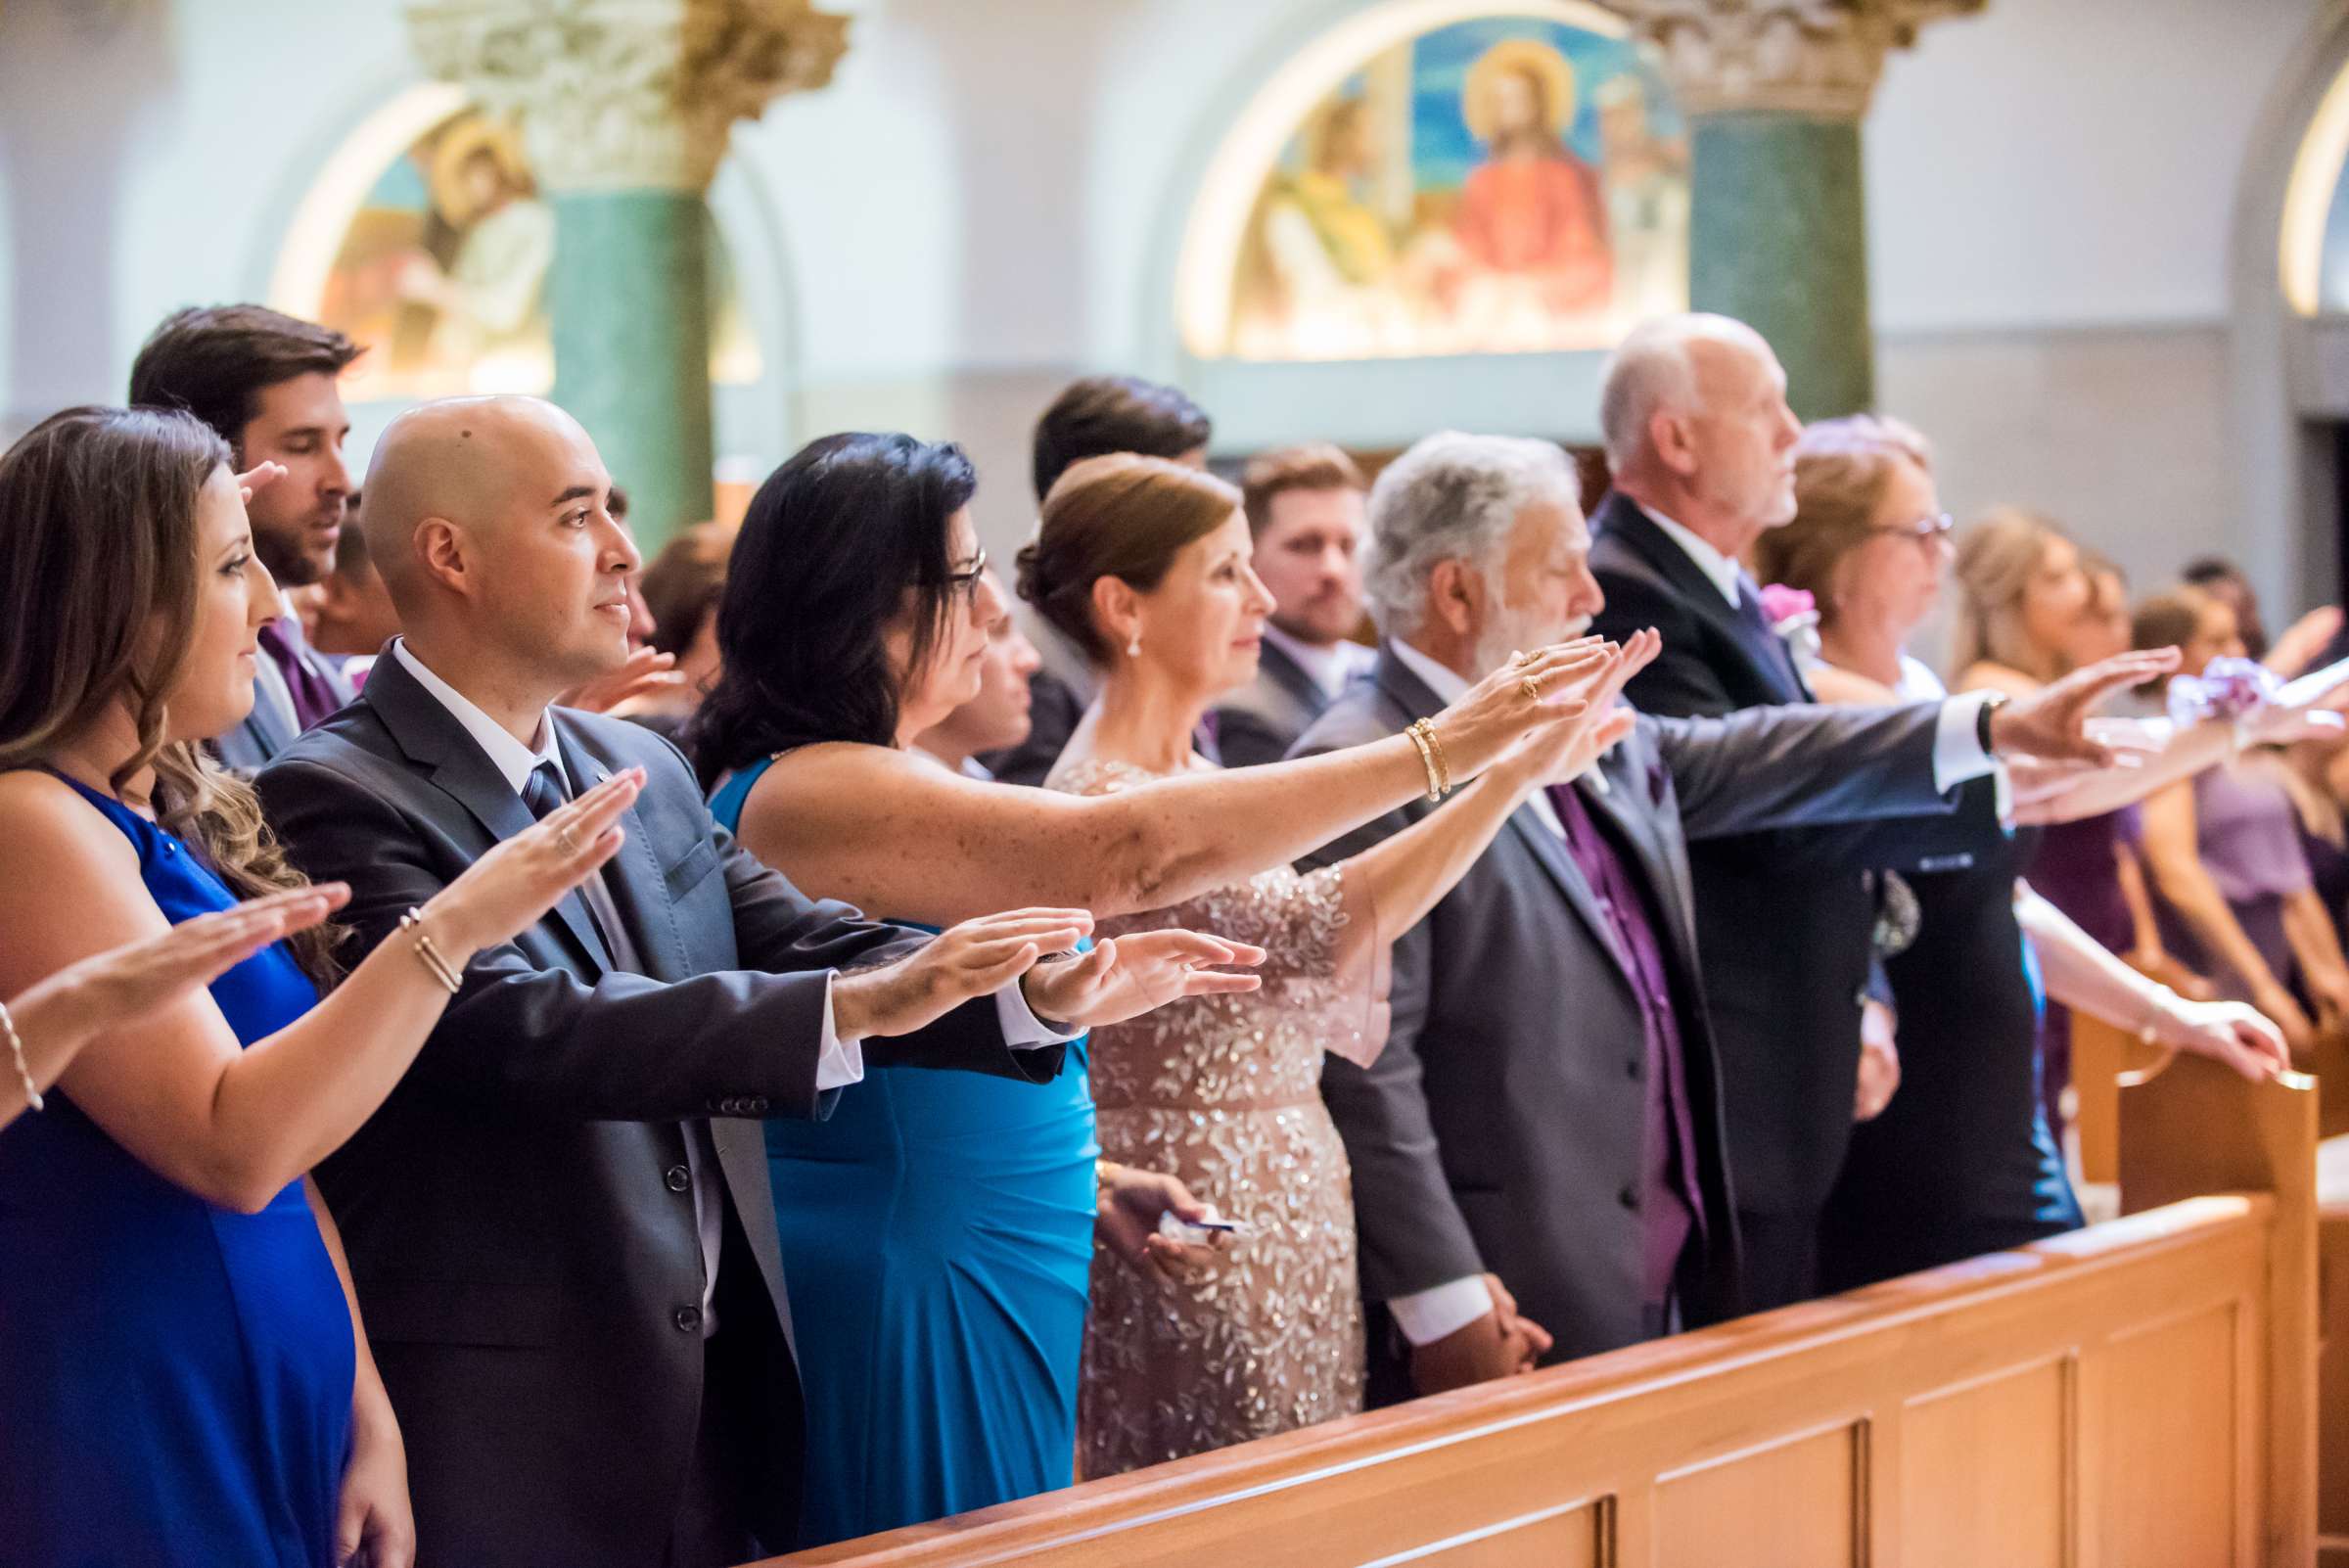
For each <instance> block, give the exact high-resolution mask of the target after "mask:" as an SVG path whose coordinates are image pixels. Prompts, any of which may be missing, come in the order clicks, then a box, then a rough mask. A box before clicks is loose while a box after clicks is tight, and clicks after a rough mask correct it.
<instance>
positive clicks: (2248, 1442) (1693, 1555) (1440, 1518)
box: [769, 1060, 2317, 1568]
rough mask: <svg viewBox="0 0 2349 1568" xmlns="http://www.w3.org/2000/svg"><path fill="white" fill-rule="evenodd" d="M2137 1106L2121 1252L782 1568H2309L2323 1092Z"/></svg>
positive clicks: (1134, 1480)
mask: <svg viewBox="0 0 2349 1568" xmlns="http://www.w3.org/2000/svg"><path fill="white" fill-rule="evenodd" d="M2119 1093H2120V1113H2119V1114H2120V1126H2121V1131H2122V1148H2123V1151H2124V1153H2123V1156H2122V1163H2123V1176H2124V1186H2125V1187H2126V1188H2127V1190H2128V1203H2129V1207H2130V1208H2131V1209H2132V1210H2133V1211H2134V1212H2132V1213H2131V1214H2130V1215H2128V1216H2127V1217H2126V1218H2123V1219H2121V1220H2118V1221H2115V1222H2111V1223H2108V1224H2104V1225H2098V1226H2095V1227H2092V1228H2090V1229H2088V1230H2084V1231H2080V1232H2078V1233H2075V1234H2073V1235H2070V1236H2065V1237H2061V1238H2058V1239H2056V1240H2054V1241H2050V1242H2046V1243H2043V1244H2040V1245H2038V1246H2034V1247H2030V1248H2026V1249H2023V1250H2021V1251H2017V1252H2011V1253H1999V1254H1994V1255H1992V1256H1989V1257H1984V1258H1977V1259H1974V1260H1971V1261H1969V1262H1966V1263H1963V1264H1958V1265H1956V1266H1953V1267H1951V1268H1942V1269H1937V1270H1934V1271H1933V1272H1930V1273H1923V1274H1915V1275H1911V1276H1910V1277H1908V1278H1905V1279H1899V1280H1893V1281H1890V1282H1888V1283H1886V1284H1883V1285H1878V1286H1874V1287H1872V1288H1870V1289H1867V1290H1863V1291H1858V1292H1855V1293H1853V1294H1851V1295H1848V1296H1841V1297H1837V1298H1834V1299H1832V1300H1827V1301H1820V1302H1813V1303H1809V1304H1806V1305H1804V1306H1801V1307H1794V1308H1789V1309H1786V1310H1784V1311H1782V1312H1775V1313H1770V1314H1763V1315H1760V1316H1755V1317H1749V1318H1744V1319H1741V1320H1739V1321H1737V1322H1733V1323H1727V1324H1723V1325H1721V1326H1719V1327H1715V1328H1710V1329H1705V1330H1702V1331H1699V1332H1696V1333H1691V1334H1685V1335H1681V1336H1680V1337H1678V1338H1675V1339H1670V1340H1665V1341H1662V1342H1660V1343H1657V1344H1652V1345H1644V1346H1639V1347H1636V1348H1634V1349H1631V1350H1626V1351H1619V1352H1616V1353H1614V1354H1612V1355H1607V1356H1597V1357H1592V1358H1589V1360H1581V1361H1575V1362H1570V1363H1568V1364H1566V1365H1563V1366H1558V1367H1553V1368H1551V1369H1549V1370H1547V1371H1544V1372H1539V1373H1536V1374H1533V1375H1531V1376H1528V1377H1523V1378H1516V1379H1511V1380H1509V1381H1507V1382H1505V1383H1500V1384H1492V1385H1487V1386H1485V1387H1482V1388H1477V1389H1470V1390H1464V1391H1462V1392H1460V1393H1456V1394H1451V1395H1445V1396H1442V1397H1439V1398H1435V1399H1429V1400H1422V1401H1419V1402H1417V1403H1415V1404H1412V1405H1409V1406H1405V1407H1400V1408H1397V1409H1391V1410H1381V1411H1375V1412H1372V1413H1370V1414H1367V1415H1362V1416H1357V1417H1354V1418H1351V1419H1348V1420H1343V1421H1335V1422H1331V1423H1329V1424H1327V1425H1325V1426H1320V1427H1315V1428H1313V1429H1310V1430H1307V1431H1302V1432H1293V1433H1289V1434H1287V1435H1285V1436H1282V1437H1277V1438H1269V1439H1266V1440H1264V1441H1262V1442H1258V1443H1251V1444H1246V1445H1243V1446H1241V1447H1238V1448H1234V1449H1230V1450H1226V1451H1224V1452H1222V1453H1212V1454H1203V1455H1200V1456H1199V1457H1197V1458H1193V1459H1187V1460H1184V1461H1182V1462H1180V1463H1176V1464H1170V1465H1163V1466H1160V1467H1157V1468H1155V1469H1151V1470H1146V1471H1141V1472H1138V1473H1136V1474H1133V1475H1128V1476H1120V1477H1114V1478H1109V1479H1105V1480H1101V1481H1095V1482H1090V1483H1087V1484H1085V1485H1082V1486H1079V1487H1075V1488H1072V1489H1071V1490H1069V1491H1067V1492H1063V1493H1056V1494H1053V1495H1050V1496H1046V1497H1041V1498H1035V1499H1028V1500H1026V1501H1023V1502H1016V1503H1009V1504H1006V1505H1004V1506H1002V1507H998V1508H991V1509H988V1510H986V1511H984V1512H981V1513H975V1514H970V1515H965V1516H963V1517H961V1518H957V1519H951V1520H944V1521H941V1522H939V1523H937V1524H931V1525H921V1526H915V1527H913V1528H911V1529H907V1530H900V1531H897V1532H894V1533H892V1534H889V1535H885V1536H875V1537H870V1538H868V1539H866V1540H863V1541H857V1542H850V1543H846V1544H843V1545H837V1546H831V1547H826V1548H823V1549H820V1550H815V1551H809V1552H804V1553H801V1554H799V1555H797V1556H793V1557H789V1558H780V1559H775V1560H774V1562H773V1564H770V1565H769V1568H780V1565H781V1564H784V1563H792V1564H852V1565H856V1568H885V1565H886V1568H937V1565H944V1564H957V1565H966V1564H967V1565H974V1568H976V1565H985V1564H1011V1563H1019V1564H1025V1565H1033V1568H1174V1565H1188V1564H1200V1565H1217V1568H1221V1565H1226V1564H1230V1565H1247V1568H1388V1565H1398V1564H1403V1563H1413V1564H1428V1565H1432V1568H1503V1565H1509V1568H1514V1565H1517V1564H1538V1565H1542V1568H1569V1565H1581V1564H1591V1565H1602V1564H1603V1565H1613V1568H1633V1565H1636V1568H1828V1565H1834V1564H1854V1565H1858V1564H1869V1565H1873V1568H1886V1565H1910V1564H1934V1565H1939V1564H1950V1565H1953V1568H1955V1565H1960V1564H1962V1565H1966V1568H1978V1565H1998V1568H2028V1565H2039V1564H2046V1565H2050V1568H2053V1565H2058V1564H2061V1565H2077V1568H2166V1565H2172V1564H2175V1565H2178V1568H2212V1565H2217V1564H2232V1565H2235V1568H2253V1565H2263V1568H2308V1565H2309V1564H2311V1563H2313V1561H2314V1560H2315V1559H2314V1536H2315V1514H2314V1508H2315V1485H2316V1482H2315V1424H2316V1404H2315V1400H2316V1389H2315V1385H2314V1376H2315V1361H2316V1355H2315V1323H2316V1297H2317V1284H2316V1259H2315V1239H2314V1230H2313V1216H2314V1196H2313V1185H2314V1163H2315V1156H2314V1149H2315V1144H2316V1110H2315V1104H2314V1100H2315V1094H2314V1089H2313V1086H2312V1085H2311V1084H2310V1083H2309V1081H2308V1080H2306V1079H2295V1080H2291V1081H2287V1082H2285V1083H2282V1084H2263V1085H2258V1086H2253V1085H2250V1084H2244V1083H2242V1082H2241V1081H2240V1080H2237V1079H2234V1077H2233V1076H2232V1075H2229V1074H2227V1073H2225V1072H2224V1071H2223V1070H2221V1069H2218V1068H2215V1067H2213V1066H2211V1064H2209V1063H2207V1062H2203V1061H2199V1060H2182V1061H2179V1062H2176V1063H2173V1064H2170V1065H2169V1066H2167V1067H2166V1068H2165V1069H2163V1070H2160V1071H2158V1072H2155V1073H2152V1074H2150V1075H2147V1076H2145V1077H2143V1078H2142V1081H2141V1082H2136V1083H2131V1084H2125V1085H2123V1086H2122V1087H2121V1089H2120V1091H2119ZM2156 1152H2159V1153H2160V1155H2161V1157H2160V1158H2155V1154H2156ZM2141 1155H2142V1158H2141ZM814 1441H818V1442H820V1441H822V1436H821V1434H815V1435H814Z"/></svg>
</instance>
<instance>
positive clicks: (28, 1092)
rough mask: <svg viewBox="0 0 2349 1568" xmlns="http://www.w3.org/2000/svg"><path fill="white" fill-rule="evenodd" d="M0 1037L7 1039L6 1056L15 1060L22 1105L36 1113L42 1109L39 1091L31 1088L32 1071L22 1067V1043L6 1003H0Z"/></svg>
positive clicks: (43, 1106) (15, 1022) (42, 1104)
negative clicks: (20, 1083)
mask: <svg viewBox="0 0 2349 1568" xmlns="http://www.w3.org/2000/svg"><path fill="white" fill-rule="evenodd" d="M0 1035H6V1036H7V1037H8V1054H9V1055H10V1056H12V1057H14V1058H15V1059H16V1063H17V1078H18V1079H19V1081H20V1082H22V1083H23V1085H24V1103H25V1104H26V1105H28V1106H30V1107H32V1109H34V1110H36V1111H38V1110H42V1109H44V1108H45V1105H44V1102H43V1101H42V1099H41V1091H40V1090H39V1089H36V1088H34V1087H33V1086H32V1069H31V1068H29V1067H27V1066H25V1065H24V1041H23V1038H21V1037H19V1035H18V1034H17V1021H16V1020H15V1019H14V1018H11V1017H10V1016H9V1015H8V1003H6V1002H0Z"/></svg>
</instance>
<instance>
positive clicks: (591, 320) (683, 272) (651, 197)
mask: <svg viewBox="0 0 2349 1568" xmlns="http://www.w3.org/2000/svg"><path fill="white" fill-rule="evenodd" d="M553 202H554V208H555V259H554V266H553V269H552V272H551V274H550V275H549V277H548V280H547V288H548V305H549V311H548V313H549V314H550V315H551V316H552V318H553V321H554V339H555V392H554V397H555V401H556V402H558V403H560V404H562V405H563V406H564V407H565V408H567V409H569V410H570V411H571V412H572V414H573V415H574V416H575V417H576V419H577V420H578V421H579V423H580V424H582V425H584V426H586V427H587V434H588V435H590V436H592V437H594V438H595V444H596V446H597V448H598V449H599V450H600V451H601V452H602V453H603V457H604V466H605V467H606V468H608V469H610V470H611V471H612V478H613V481H614V482H615V483H616V484H620V485H621V486H622V488H623V489H625V490H626V491H627V492H628V499H629V524H630V526H631V527H632V528H633V529H634V530H635V534H636V539H637V542H638V543H639V544H640V545H641V546H643V549H644V553H645V554H646V555H648V556H649V555H651V554H652V553H653V551H655V550H657V549H659V548H660V546H661V542H662V541H663V540H664V539H666V538H668V536H669V535H670V534H672V533H674V532H676V531H677V530H679V529H682V528H686V527H689V526H691V525H692V524H695V523H698V522H701V521H702V520H704V519H706V518H708V517H709V516H710V514H711V508H712V505H713V500H712V493H711V482H710V471H711V464H712V459H713V455H714V453H713V441H712V435H711V404H710V292H709V280H710V255H709V238H708V236H709V219H708V217H707V215H706V214H705V212H704V210H703V205H702V198H701V195H700V193H699V192H698V191H664V190H620V191H604V190H586V191H558V192H556V193H555V194H554V198H553Z"/></svg>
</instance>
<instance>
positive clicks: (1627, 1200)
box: [1615, 1187, 1639, 1211]
mask: <svg viewBox="0 0 2349 1568" xmlns="http://www.w3.org/2000/svg"><path fill="white" fill-rule="evenodd" d="M1615 1201H1616V1202H1617V1203H1620V1204H1622V1205H1623V1206H1624V1207H1625V1208H1627V1209H1631V1210H1634V1211H1636V1210H1637V1209H1638V1207H1639V1194H1638V1193H1637V1192H1635V1190H1633V1189H1632V1188H1630V1187H1626V1188H1624V1189H1623V1190H1622V1191H1621V1192H1618V1193H1616V1194H1615Z"/></svg>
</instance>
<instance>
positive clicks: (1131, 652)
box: [1126, 629, 1142, 659]
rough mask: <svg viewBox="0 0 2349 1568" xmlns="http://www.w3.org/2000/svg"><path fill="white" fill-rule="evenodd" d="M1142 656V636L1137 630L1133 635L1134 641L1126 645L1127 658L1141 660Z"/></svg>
mask: <svg viewBox="0 0 2349 1568" xmlns="http://www.w3.org/2000/svg"><path fill="white" fill-rule="evenodd" d="M1141 656H1142V634H1141V632H1140V631H1139V630H1138V629H1137V630H1136V631H1135V632H1134V634H1133V640H1132V641H1131V642H1128V644H1127V645H1126V657H1127V658H1128V659H1139V658H1140V657H1141Z"/></svg>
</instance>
